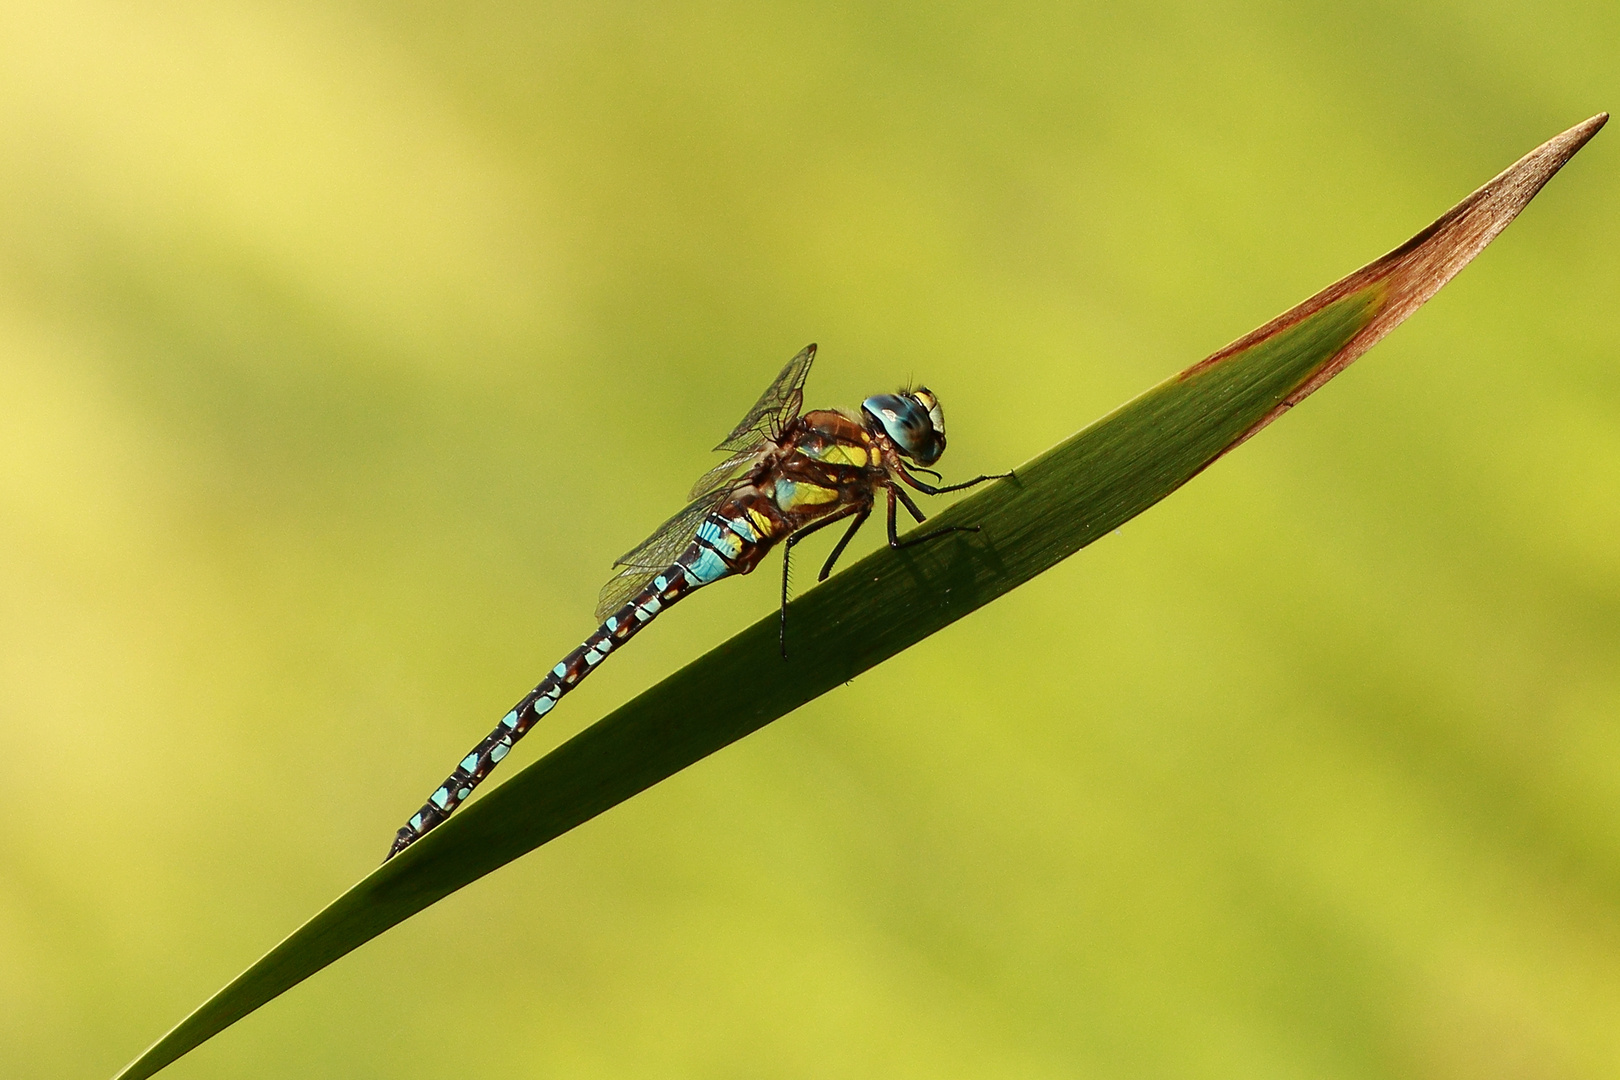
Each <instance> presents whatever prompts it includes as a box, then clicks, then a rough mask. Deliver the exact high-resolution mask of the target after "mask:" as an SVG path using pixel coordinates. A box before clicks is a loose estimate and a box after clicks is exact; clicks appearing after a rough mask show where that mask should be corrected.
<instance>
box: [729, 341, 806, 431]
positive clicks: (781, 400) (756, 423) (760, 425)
mask: <svg viewBox="0 0 1620 1080" xmlns="http://www.w3.org/2000/svg"><path fill="white" fill-rule="evenodd" d="M815 358H816V346H815V344H814V343H811V344H809V345H806V346H805V347H804V348H802V349H800V350H799V354H798V355H797V356H795V357H794V358H793V359H791V360H789V361H788V362H787V367H785V368H783V369H782V373H781V374H780V375H778V376H777V377H776V381H775V382H773V383H771V385H770V386H768V387H766V389H765V393H763V394H761V395H760V398H759V401H757V402H755V403H754V407H753V408H752V409H751V410H749V412H748V415H747V416H745V417H743V418H742V421H741V422H740V423H738V425H737V426H736V427H735V428H734V429H732V432H731V434H730V435H727V436H726V438H725V441H724V442H722V443H721V444H720V445H719V446H717V447H715V449H716V450H729V451H732V452H733V453H737V452H741V451H744V450H750V449H752V448H754V447H755V446H757V445H758V444H759V443H760V442H761V441H762V440H764V439H774V438H776V437H777V436H778V435H781V434H782V432H783V431H785V430H787V427H788V425H789V424H791V423H793V421H795V420H797V419H798V418H799V406H800V405H802V404H803V403H804V380H805V377H806V376H808V375H809V374H810V363H811V361H813V360H815Z"/></svg>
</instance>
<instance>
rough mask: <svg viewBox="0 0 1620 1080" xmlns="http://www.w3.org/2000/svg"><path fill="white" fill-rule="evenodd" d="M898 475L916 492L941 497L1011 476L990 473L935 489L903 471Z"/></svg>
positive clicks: (1009, 474) (1006, 473) (1005, 473)
mask: <svg viewBox="0 0 1620 1080" xmlns="http://www.w3.org/2000/svg"><path fill="white" fill-rule="evenodd" d="M927 471H928V472H933V471H934V470H932V469H929V470H927ZM899 473H900V479H902V480H904V481H905V482H906V483H908V484H910V485H911V486H912V487H914V488H916V489H917V490H918V491H920V492H922V493H923V494H924V495H943V494H945V493H946V492H947V491H961V490H963V489H964V488H970V487H973V486H975V485H977V484H982V483H984V482H985V481H986V480H1006V479H1008V478H1009V477H1011V476H1012V475H1013V474H1012V473H1010V472H1004V473H991V474H989V475H988V476H975V477H974V478H973V479H971V480H964V481H962V482H961V483H960V484H944V485H941V486H940V487H935V486H934V485H933V484H925V483H923V482H922V481H921V480H918V479H917V478H916V477H915V476H912V475H911V474H910V473H909V472H907V471H906V470H905V469H900V470H899ZM936 475H937V474H936Z"/></svg>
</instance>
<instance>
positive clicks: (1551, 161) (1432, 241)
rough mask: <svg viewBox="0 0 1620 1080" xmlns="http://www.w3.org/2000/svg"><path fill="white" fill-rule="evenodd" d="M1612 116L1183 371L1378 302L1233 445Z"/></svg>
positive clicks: (1471, 244) (1594, 121)
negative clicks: (1356, 299)
mask: <svg viewBox="0 0 1620 1080" xmlns="http://www.w3.org/2000/svg"><path fill="white" fill-rule="evenodd" d="M1608 121H1609V114H1608V113H1606V112H1602V113H1598V114H1597V115H1596V116H1594V117H1592V118H1590V119H1588V120H1584V121H1582V122H1581V123H1579V124H1576V125H1575V126H1574V127H1572V128H1570V129H1569V130H1567V131H1564V132H1562V133H1560V134H1558V135H1555V136H1553V137H1552V138H1551V139H1548V140H1547V141H1546V142H1544V143H1542V144H1541V145H1540V146H1538V147H1536V148H1535V149H1534V150H1532V151H1530V152H1529V153H1528V154H1526V155H1524V157H1522V158H1520V159H1519V160H1518V161H1516V162H1514V163H1513V164H1512V165H1509V166H1508V167H1507V168H1506V169H1504V170H1502V172H1501V173H1499V174H1498V175H1497V176H1496V177H1495V178H1493V179H1492V180H1490V181H1489V182H1487V183H1486V184H1484V185H1483V186H1481V187H1480V188H1479V189H1478V190H1476V191H1474V192H1473V193H1472V194H1470V195H1469V196H1468V197H1467V198H1465V199H1463V200H1462V201H1461V202H1459V203H1458V204H1457V205H1456V206H1453V207H1452V208H1451V209H1450V210H1447V211H1446V212H1445V213H1444V214H1442V215H1441V216H1440V217H1439V219H1437V220H1436V221H1435V222H1434V223H1433V224H1432V225H1430V226H1429V227H1428V228H1426V229H1424V230H1423V231H1421V232H1419V233H1418V234H1417V235H1416V236H1414V237H1412V239H1410V240H1408V241H1407V242H1406V243H1404V244H1402V245H1401V246H1400V247H1398V248H1396V249H1395V250H1394V251H1391V252H1390V253H1389V254H1387V255H1384V256H1383V257H1381V258H1378V259H1374V260H1373V261H1372V262H1370V263H1368V264H1367V265H1366V266H1363V267H1362V268H1361V269H1360V270H1357V271H1355V272H1354V273H1352V274H1350V275H1349V276H1348V277H1345V278H1342V279H1340V280H1339V281H1336V282H1334V283H1333V284H1332V285H1329V286H1328V287H1327V288H1325V289H1323V290H1322V291H1321V292H1319V293H1317V294H1316V295H1315V296H1313V297H1311V298H1310V299H1308V300H1306V301H1304V302H1303V303H1300V304H1298V305H1296V306H1294V307H1293V308H1291V309H1289V310H1288V311H1285V312H1283V313H1282V314H1281V315H1279V316H1277V317H1276V318H1275V319H1272V320H1271V321H1270V322H1268V323H1266V324H1265V325H1264V326H1262V327H1260V328H1259V329H1257V330H1254V331H1252V332H1251V333H1248V334H1245V335H1244V336H1243V337H1241V338H1239V339H1238V340H1237V341H1234V342H1233V343H1232V344H1230V345H1228V346H1227V347H1226V348H1224V349H1221V350H1220V351H1219V352H1217V353H1215V354H1214V355H1212V356H1210V357H1208V358H1207V359H1204V360H1201V361H1199V362H1198V363H1197V364H1194V365H1193V366H1192V367H1190V368H1188V369H1187V370H1186V371H1185V372H1183V373H1182V377H1183V378H1186V377H1188V376H1192V375H1195V374H1197V373H1198V372H1201V371H1203V370H1205V369H1206V368H1209V367H1212V366H1214V365H1216V364H1219V363H1223V362H1225V361H1227V360H1229V359H1232V358H1234V357H1236V356H1239V355H1241V354H1243V353H1245V352H1247V351H1248V350H1249V349H1251V348H1253V347H1254V346H1256V345H1258V344H1260V343H1262V342H1264V341H1268V340H1270V339H1271V338H1273V337H1275V336H1276V335H1277V334H1279V333H1281V332H1282V331H1284V330H1287V329H1288V328H1290V327H1292V326H1296V325H1298V324H1300V323H1301V322H1304V321H1305V320H1306V319H1308V318H1310V317H1311V316H1313V315H1315V314H1317V313H1318V312H1320V311H1322V310H1323V309H1324V308H1326V307H1328V306H1329V305H1331V304H1334V303H1336V302H1338V301H1340V300H1343V299H1345V298H1347V297H1350V296H1353V295H1356V294H1358V293H1360V294H1365V295H1366V296H1367V298H1368V299H1369V300H1372V301H1374V302H1376V304H1377V306H1378V310H1377V312H1376V314H1375V315H1374V316H1373V317H1372V318H1371V319H1370V320H1369V321H1368V323H1367V325H1366V326H1364V327H1362V328H1361V330H1360V331H1359V332H1358V333H1357V334H1356V335H1355V336H1354V337H1353V338H1351V339H1350V340H1349V341H1348V342H1346V343H1345V345H1344V347H1343V348H1342V349H1340V350H1339V352H1338V353H1336V354H1335V355H1334V356H1333V357H1331V358H1330V359H1329V360H1328V361H1327V362H1326V363H1324V364H1323V365H1322V366H1321V368H1319V369H1318V370H1317V371H1316V373H1315V374H1313V375H1312V376H1311V377H1310V378H1309V379H1307V380H1306V381H1305V382H1304V383H1302V384H1301V385H1300V386H1299V388H1298V389H1296V390H1295V391H1294V392H1293V393H1291V394H1289V395H1288V397H1287V398H1286V399H1285V400H1283V401H1282V402H1281V403H1279V404H1278V405H1277V407H1276V408H1275V409H1272V410H1271V411H1270V412H1269V413H1267V414H1266V415H1265V416H1264V417H1262V418H1261V419H1260V420H1259V422H1257V423H1256V424H1255V425H1254V426H1253V427H1252V428H1250V429H1249V430H1248V431H1246V432H1244V434H1243V436H1242V437H1241V438H1239V439H1238V440H1237V441H1236V442H1234V443H1233V444H1232V446H1230V447H1227V450H1228V451H1230V450H1232V449H1233V448H1235V447H1237V446H1239V445H1241V444H1242V443H1243V442H1245V441H1247V440H1248V439H1250V438H1251V437H1253V436H1254V434H1255V433H1256V432H1258V431H1260V430H1261V429H1262V428H1264V427H1265V426H1266V425H1267V424H1269V423H1271V422H1272V421H1273V420H1275V419H1276V418H1277V417H1279V416H1281V415H1282V414H1283V413H1284V412H1287V411H1288V410H1289V409H1291V408H1293V407H1294V406H1295V405H1297V404H1299V403H1300V402H1301V401H1303V400H1305V398H1307V397H1309V396H1310V395H1311V394H1312V393H1313V392H1314V391H1315V390H1316V389H1317V387H1319V386H1321V385H1322V384H1323V383H1325V382H1327V381H1328V380H1329V379H1331V378H1333V376H1335V375H1337V374H1338V373H1339V372H1341V371H1343V370H1344V369H1345V368H1347V367H1349V366H1350V364H1351V363H1352V362H1353V361H1354V360H1355V359H1356V358H1357V357H1358V356H1360V355H1361V354H1362V353H1364V352H1366V351H1367V350H1368V349H1370V348H1372V347H1373V346H1374V345H1376V344H1377V343H1378V342H1379V341H1381V340H1383V338H1384V336H1385V335H1386V334H1388V333H1389V332H1390V331H1391V330H1393V329H1395V328H1396V327H1397V326H1399V325H1400V324H1401V323H1403V322H1405V321H1406V317H1407V316H1408V315H1411V314H1412V313H1413V312H1414V311H1416V310H1417V309H1418V308H1420V307H1422V306H1423V304H1424V303H1425V302H1426V301H1428V299H1429V298H1430V297H1431V296H1433V295H1434V294H1435V293H1437V292H1439V291H1440V288H1441V286H1443V285H1445V283H1446V282H1448V281H1450V280H1451V279H1452V278H1453V277H1455V276H1456V275H1457V273H1458V271H1460V270H1461V269H1462V268H1463V267H1464V266H1467V265H1468V264H1469V263H1470V262H1471V261H1473V258H1474V256H1476V255H1478V254H1479V253H1480V252H1481V251H1483V250H1484V249H1485V246H1486V245H1487V244H1489V243H1490V242H1491V241H1492V240H1494V239H1496V237H1497V234H1499V233H1500V232H1501V231H1502V230H1503V229H1505V228H1507V227H1508V225H1509V223H1511V222H1512V221H1513V219H1514V218H1515V217H1517V216H1518V215H1519V212H1520V211H1521V210H1523V209H1524V208H1525V206H1527V205H1528V204H1529V202H1530V200H1531V199H1533V198H1535V196H1536V193H1537V192H1538V191H1540V190H1541V189H1542V187H1544V186H1545V185H1546V183H1547V181H1549V180H1551V179H1552V178H1553V176H1554V175H1556V174H1557V172H1558V170H1559V169H1561V168H1563V167H1564V165H1565V164H1566V163H1567V162H1568V161H1569V159H1570V158H1572V157H1574V156H1575V154H1576V153H1577V152H1578V151H1579V150H1580V149H1581V147H1583V146H1585V145H1586V144H1587V143H1588V142H1589V141H1590V140H1591V138H1592V136H1594V135H1596V134H1597V133H1598V132H1599V131H1600V130H1602V128H1603V125H1604V124H1606V123H1608Z"/></svg>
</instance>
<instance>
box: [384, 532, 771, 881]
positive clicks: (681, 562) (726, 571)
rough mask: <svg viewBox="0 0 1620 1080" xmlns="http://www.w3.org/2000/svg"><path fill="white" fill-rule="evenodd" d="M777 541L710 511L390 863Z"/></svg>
mask: <svg viewBox="0 0 1620 1080" xmlns="http://www.w3.org/2000/svg"><path fill="white" fill-rule="evenodd" d="M773 542H774V538H771V537H769V536H763V535H761V534H760V533H759V532H758V531H756V530H755V529H754V528H753V527H752V526H751V525H750V524H749V522H748V520H747V519H746V518H742V517H741V516H740V515H739V517H738V518H735V519H733V518H727V517H724V516H722V515H720V514H718V513H714V514H710V515H709V516H708V518H707V519H705V520H704V522H703V524H702V525H700V526H699V527H698V530H697V535H696V536H695V537H694V538H693V540H692V543H691V544H690V545H688V546H687V549H686V550H685V551H684V552H682V553H681V555H680V557H679V558H677V559H676V560H675V562H674V563H673V564H672V565H671V566H670V567H669V569H667V570H665V571H664V572H663V573H661V574H659V575H658V576H657V577H655V578H653V580H652V581H651V582H650V583H648V585H647V587H646V588H645V589H643V590H641V592H639V593H637V594H636V595H635V596H634V597H633V598H631V600H630V601H629V602H628V603H626V604H625V605H624V606H623V607H621V608H620V609H619V610H618V611H616V612H614V613H613V614H612V615H609V616H608V617H607V618H606V619H605V620H603V622H602V625H601V626H599V627H597V629H596V632H595V633H594V634H592V635H591V636H590V637H588V638H586V639H585V642H584V644H582V645H580V647H579V648H577V649H575V650H574V651H573V652H571V653H569V654H568V655H567V656H565V657H563V659H562V662H561V663H559V664H558V665H557V666H556V667H554V668H552V669H551V671H550V673H549V674H547V675H546V677H545V678H544V679H541V680H540V683H539V685H538V686H536V687H535V688H534V689H533V690H530V691H529V692H528V693H527V694H525V695H524V696H523V700H522V701H520V702H518V703H517V705H516V706H515V707H513V709H512V711H511V712H509V713H507V714H506V716H505V717H504V718H502V720H501V722H500V723H499V724H498V725H497V726H496V728H495V730H494V731H491V732H490V733H489V734H488V735H486V736H485V737H484V741H483V742H481V743H479V744H478V745H477V746H475V747H473V749H472V752H471V753H469V754H468V755H467V756H466V757H465V758H463V759H462V760H461V764H459V765H457V766H456V771H455V772H453V773H451V774H450V775H449V777H448V778H446V779H445V782H444V783H443V784H440V785H439V787H438V790H436V791H434V793H433V794H432V795H430V796H428V801H427V802H426V803H424V804H422V809H420V810H418V811H417V812H416V813H415V814H413V815H412V816H411V820H410V821H408V822H406V823H405V824H404V825H403V826H401V827H400V830H399V833H398V834H397V835H396V836H395V837H394V846H393V847H391V848H390V849H389V850H388V855H387V857H386V858H384V859H383V861H384V862H387V861H388V860H389V859H392V858H393V857H394V856H395V855H398V854H399V853H400V852H401V851H404V850H405V849H406V848H408V847H410V846H411V845H412V844H414V843H415V842H416V841H417V840H420V839H421V838H422V836H423V835H424V834H426V833H427V832H429V831H430V830H431V829H433V828H434V827H435V826H437V825H438V824H439V823H440V822H442V821H444V819H445V818H447V817H449V816H450V814H451V813H452V812H453V811H454V810H455V808H456V807H458V806H460V805H461V804H462V803H463V802H464V801H465V800H466V798H467V796H469V795H471V794H472V792H473V789H474V788H475V787H477V786H478V785H479V784H480V783H482V782H483V779H484V777H486V776H488V775H489V774H490V772H491V771H493V770H494V768H495V766H496V765H499V764H500V762H501V759H502V758H504V757H506V755H507V754H509V753H511V751H512V746H513V745H514V744H515V743H516V742H517V741H518V740H519V739H521V738H523V736H524V735H526V734H528V731H529V729H530V728H532V727H533V726H534V725H535V722H536V721H538V720H539V719H540V718H541V717H542V716H544V715H546V713H548V712H550V711H551V710H552V709H553V708H554V707H555V706H556V704H557V702H558V700H559V699H560V698H561V697H562V696H563V695H564V694H566V693H568V691H570V690H572V689H573V688H574V687H575V686H578V685H579V683H580V681H581V680H583V679H584V678H585V676H587V675H589V674H590V673H591V672H592V671H594V670H595V669H596V666H597V665H598V664H600V663H601V662H602V661H603V660H604V659H606V657H607V655H608V654H609V653H610V652H612V651H613V650H614V649H617V648H618V647H619V646H620V645H623V644H624V643H625V642H626V641H629V640H630V639H631V638H632V637H634V636H635V634H636V633H637V631H639V630H640V629H641V628H642V627H643V626H646V625H647V624H648V623H650V622H652V621H653V619H654V618H656V617H657V616H658V615H659V614H660V613H661V612H662V611H663V610H664V609H665V608H667V607H669V606H670V605H671V604H673V603H675V602H676V601H678V600H680V599H681V598H682V597H683V596H685V595H687V594H688V593H690V592H691V591H692V590H693V589H698V588H702V587H703V586H704V585H708V584H711V583H712V582H716V581H719V580H720V579H721V578H723V577H727V576H729V575H731V574H735V573H747V572H748V571H749V570H752V569H753V568H754V566H755V565H757V564H758V562H759V559H760V557H761V556H762V555H763V554H764V552H765V549H767V548H769V547H770V546H771V544H772V543H773Z"/></svg>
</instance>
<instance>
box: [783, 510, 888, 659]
mask: <svg viewBox="0 0 1620 1080" xmlns="http://www.w3.org/2000/svg"><path fill="white" fill-rule="evenodd" d="M871 510H872V506H871V504H870V503H867V504H865V505H862V504H860V503H855V504H853V505H851V506H846V507H844V508H843V509H841V510H839V511H837V512H836V513H832V514H828V515H827V516H826V517H824V518H822V519H821V520H820V521H818V522H816V523H815V524H813V525H806V526H805V527H804V528H802V529H800V530H799V531H798V532H796V533H794V534H793V535H792V536H790V537H788V538H787V543H785V544H783V545H782V618H781V629H780V630H779V631H778V632H777V644H778V646H779V647H780V648H781V650H782V659H783V660H786V659H787V609H788V563H789V562H791V561H792V559H793V545H794V544H797V543H798V542H799V541H800V540H803V539H804V538H805V537H807V536H809V535H810V534H811V533H813V532H815V531H816V530H818V529H825V528H826V527H827V526H828V525H831V524H832V523H833V522H835V521H842V520H844V519H845V518H847V517H849V516H850V515H851V514H856V513H858V514H860V517H859V518H857V519H856V521H855V525H854V527H852V528H851V529H850V530H849V532H848V533H846V534H845V535H844V538H843V539H842V540H840V541H838V546H837V547H836V548H834V549H833V555H834V557H837V555H838V553H839V552H840V551H842V550H844V545H845V544H847V543H849V538H850V537H851V536H853V535H854V534H855V530H856V529H858V528H860V527H861V522H862V521H865V520H866V515H867V514H868V513H870V512H871ZM829 565H830V564H829ZM826 576H827V575H826V574H825V573H823V574H822V575H821V578H818V579H817V580H818V581H819V580H823V579H825V578H826Z"/></svg>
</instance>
